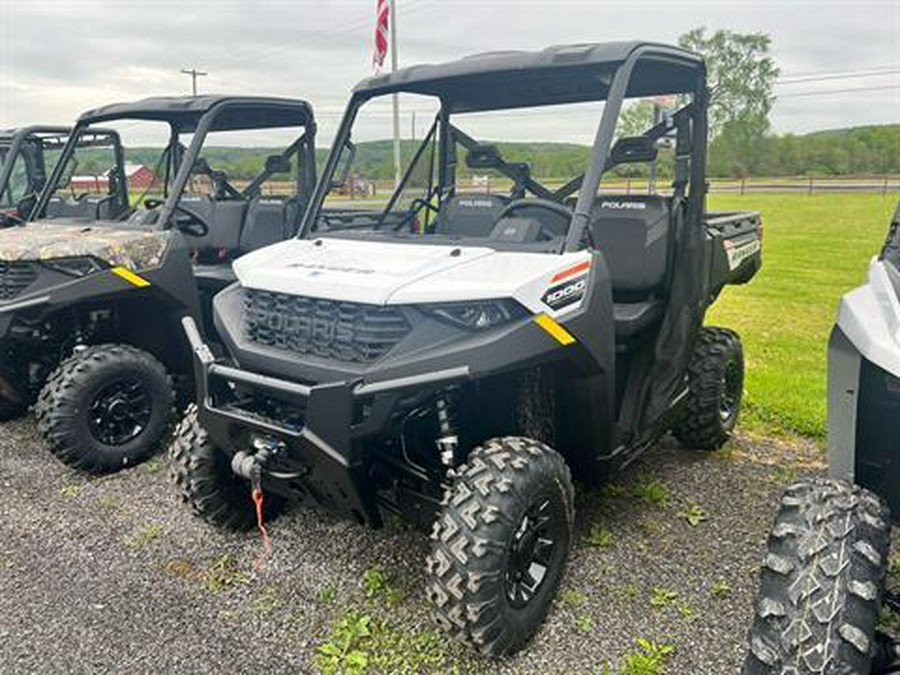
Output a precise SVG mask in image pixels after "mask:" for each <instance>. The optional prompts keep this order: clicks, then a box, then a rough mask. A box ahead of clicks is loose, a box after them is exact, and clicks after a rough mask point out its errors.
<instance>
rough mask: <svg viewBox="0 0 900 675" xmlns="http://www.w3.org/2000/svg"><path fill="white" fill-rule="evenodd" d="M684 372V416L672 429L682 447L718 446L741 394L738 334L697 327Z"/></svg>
mask: <svg viewBox="0 0 900 675" xmlns="http://www.w3.org/2000/svg"><path fill="white" fill-rule="evenodd" d="M687 376H688V388H689V391H688V397H687V402H686V405H685V412H684V416H683V417H682V418H681V420H679V422H678V424H676V425H675V428H674V429H672V433H673V434H674V435H675V438H677V439H678V441H679V442H680V443H681V444H682V445H684V446H685V447H688V448H695V449H697V450H718V449H719V448H721V447H722V446H723V445H724V444H725V442H726V441H727V440H728V439H729V438H730V437H731V434H732V432H733V431H734V428H735V426H736V425H737V421H738V417H739V415H740V412H741V402H742V400H743V395H744V350H743V347H742V346H741V338H740V337H739V336H738V334H737V333H735V332H734V331H732V330H728V329H727V328H706V327H704V328H701V329H700V334H699V335H698V336H697V342H696V344H695V345H694V353H693V356H692V357H691V362H690V363H689V364H688V370H687Z"/></svg>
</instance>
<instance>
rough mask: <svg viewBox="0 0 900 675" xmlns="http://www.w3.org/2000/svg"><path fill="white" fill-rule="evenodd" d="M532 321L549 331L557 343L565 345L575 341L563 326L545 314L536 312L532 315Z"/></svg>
mask: <svg viewBox="0 0 900 675" xmlns="http://www.w3.org/2000/svg"><path fill="white" fill-rule="evenodd" d="M534 322H535V323H536V324H537V325H538V326H540V327H541V328H543V329H544V330H545V331H547V332H548V333H550V335H552V336H553V338H554V339H555V340H556V341H557V342H559V344H561V345H563V346H565V345H570V344H572V343H573V342H575V338H574V337H572V334H571V333H570V332H569V331H567V330H566V329H565V328H563V327H562V326H560V325H559V324H558V323H557V322H556V321H554V320H553V319H552V318H551V317H549V316H548V315H546V314H538V315H537V316H536V317H534Z"/></svg>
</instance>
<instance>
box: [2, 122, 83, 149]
mask: <svg viewBox="0 0 900 675" xmlns="http://www.w3.org/2000/svg"><path fill="white" fill-rule="evenodd" d="M70 133H72V127H61V126H50V125H42V124H34V125H32V126H28V127H18V128H13V129H0V143H3V144H5V145H8V144H10V143H12V142H13V139H14V138H16V136H20V135H21V136H31V135H32V134H53V135H59V136H67V135H68V134H70Z"/></svg>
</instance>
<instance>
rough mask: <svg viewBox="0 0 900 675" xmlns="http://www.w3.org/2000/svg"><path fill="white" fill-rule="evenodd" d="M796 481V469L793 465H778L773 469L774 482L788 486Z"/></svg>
mask: <svg viewBox="0 0 900 675" xmlns="http://www.w3.org/2000/svg"><path fill="white" fill-rule="evenodd" d="M795 480H797V467H796V466H794V465H793V464H779V465H778V466H776V467H775V482H776V483H780V484H782V485H789V484H791V483H793V482H794V481H795Z"/></svg>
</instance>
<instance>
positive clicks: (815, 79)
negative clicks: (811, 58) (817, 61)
mask: <svg viewBox="0 0 900 675" xmlns="http://www.w3.org/2000/svg"><path fill="white" fill-rule="evenodd" d="M897 73H900V68H894V69H893V70H888V69H885V70H877V71H869V72H864V73H845V74H839V73H835V74H834V75H818V76H811V77H796V78H791V79H784V80H777V81H776V82H775V84H776V85H790V84H797V83H800V82H824V81H825V80H853V79H856V78H860V77H884V76H885V75H895V74H897Z"/></svg>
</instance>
